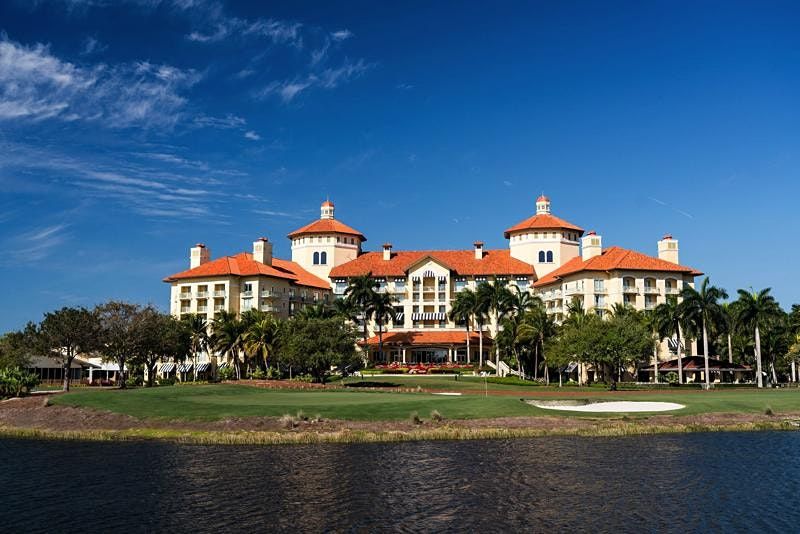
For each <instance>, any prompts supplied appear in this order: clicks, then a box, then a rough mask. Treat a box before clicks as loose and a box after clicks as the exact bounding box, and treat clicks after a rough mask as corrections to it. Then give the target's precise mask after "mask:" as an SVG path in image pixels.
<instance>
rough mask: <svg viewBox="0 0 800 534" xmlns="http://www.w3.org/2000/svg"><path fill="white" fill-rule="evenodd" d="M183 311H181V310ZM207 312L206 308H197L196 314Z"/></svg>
mask: <svg viewBox="0 0 800 534" xmlns="http://www.w3.org/2000/svg"><path fill="white" fill-rule="evenodd" d="M181 311H183V310H181ZM207 311H208V306H198V307H197V313H206V312H207Z"/></svg>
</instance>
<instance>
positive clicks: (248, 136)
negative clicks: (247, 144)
mask: <svg viewBox="0 0 800 534" xmlns="http://www.w3.org/2000/svg"><path fill="white" fill-rule="evenodd" d="M244 137H245V139H250V140H251V141H260V140H261V136H260V135H258V134H257V133H256V132H254V131H253V130H249V131H247V132H245V133H244Z"/></svg>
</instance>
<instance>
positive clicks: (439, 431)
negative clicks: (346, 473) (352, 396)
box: [0, 419, 798, 445]
mask: <svg viewBox="0 0 800 534" xmlns="http://www.w3.org/2000/svg"><path fill="white" fill-rule="evenodd" d="M797 424H798V423H797V422H793V421H787V420H777V419H776V420H774V421H760V422H750V423H736V424H730V425H724V424H722V425H721V424H684V425H654V424H645V423H641V422H627V423H619V424H614V425H604V426H599V427H589V428H579V429H567V428H564V429H538V428H458V427H450V426H440V427H436V428H421V429H419V430H410V431H385V432H381V431H363V430H343V431H336V432H324V433H320V432H309V431H299V432H294V431H292V432H247V431H240V432H218V431H184V430H164V429H129V430H83V431H54V430H42V429H24V428H4V427H0V438H6V439H34V440H53V441H101V442H102V441H143V440H144V441H147V440H159V441H170V442H174V443H191V444H203V445H303V444H319V443H398V442H406V441H421V440H427V441H454V440H474V439H518V438H536V437H546V436H580V437H623V436H643V435H655V434H684V433H691V432H753V431H766V430H773V431H778V430H782V431H789V430H794V431H796V430H797Z"/></svg>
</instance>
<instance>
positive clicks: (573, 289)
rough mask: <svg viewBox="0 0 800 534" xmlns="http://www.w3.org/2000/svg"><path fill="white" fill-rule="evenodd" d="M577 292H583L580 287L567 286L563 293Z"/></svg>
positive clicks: (571, 293)
mask: <svg viewBox="0 0 800 534" xmlns="http://www.w3.org/2000/svg"><path fill="white" fill-rule="evenodd" d="M578 293H583V288H582V287H568V288H566V289H564V294H565V295H576V294H578Z"/></svg>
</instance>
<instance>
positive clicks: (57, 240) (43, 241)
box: [6, 223, 69, 263]
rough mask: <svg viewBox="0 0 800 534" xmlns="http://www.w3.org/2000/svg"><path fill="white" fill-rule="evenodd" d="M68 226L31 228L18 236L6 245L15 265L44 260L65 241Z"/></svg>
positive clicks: (54, 225) (64, 224)
mask: <svg viewBox="0 0 800 534" xmlns="http://www.w3.org/2000/svg"><path fill="white" fill-rule="evenodd" d="M68 227H69V224H66V223H61V224H53V225H50V226H41V227H38V228H32V229H31V230H28V231H27V232H23V233H22V234H19V235H18V236H16V237H15V238H13V239H12V240H11V241H10V242H9V243H7V244H6V247H7V250H8V251H9V252H10V257H11V259H12V260H13V261H14V262H15V263H31V262H37V261H41V260H44V259H45V258H47V257H48V256H49V255H50V254H51V253H53V252H54V251H55V249H56V247H57V246H58V245H60V244H62V243H63V242H64V241H66V239H67V237H68V233H67V232H66V229H67V228H68Z"/></svg>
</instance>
